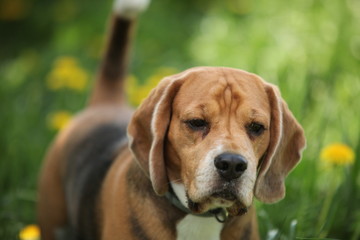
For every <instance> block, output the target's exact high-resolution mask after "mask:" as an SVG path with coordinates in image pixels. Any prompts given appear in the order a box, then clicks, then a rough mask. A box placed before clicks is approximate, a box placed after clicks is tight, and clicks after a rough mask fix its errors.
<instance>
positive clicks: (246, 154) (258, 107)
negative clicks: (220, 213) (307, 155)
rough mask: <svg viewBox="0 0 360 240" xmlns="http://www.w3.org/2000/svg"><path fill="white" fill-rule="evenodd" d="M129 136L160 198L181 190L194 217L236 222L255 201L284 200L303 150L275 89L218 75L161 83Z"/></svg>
mask: <svg viewBox="0 0 360 240" xmlns="http://www.w3.org/2000/svg"><path fill="white" fill-rule="evenodd" d="M128 134H129V138H130V148H131V150H132V152H133V154H134V156H135V158H136V160H137V162H138V163H139V164H140V166H141V168H142V169H143V170H144V171H145V173H146V174H147V175H148V176H149V178H150V179H151V182H152V185H153V188H154V190H155V192H156V193H157V194H159V195H163V194H164V193H166V192H167V191H168V190H169V186H170V183H173V186H177V188H178V186H181V189H182V190H181V191H183V192H184V196H185V194H186V198H187V205H188V207H189V208H190V209H191V210H192V211H193V212H195V213H203V212H206V211H208V210H211V209H215V208H219V207H221V208H227V210H228V211H229V213H230V214H232V215H237V214H239V213H240V212H241V210H242V209H244V208H247V207H249V206H250V205H251V203H252V200H253V196H254V195H255V196H256V197H257V198H258V199H259V200H260V201H262V202H266V203H272V202H276V201H278V200H280V199H282V198H283V197H284V195H285V186H284V180H285V177H286V176H287V174H288V173H289V171H290V170H291V169H292V168H294V167H295V165H296V164H297V163H298V161H299V160H300V157H301V151H302V149H303V147H304V145H305V137H304V133H303V130H302V128H301V126H300V125H299V124H298V122H297V121H296V119H295V118H294V117H293V115H292V114H291V112H290V111H289V109H288V107H287V105H286V103H285V102H284V101H283V100H282V99H281V96H280V93H279V91H278V90H277V88H276V87H275V86H273V85H271V84H268V83H266V82H264V81H263V80H262V79H261V78H260V77H258V76H256V75H254V74H250V73H247V72H244V71H241V70H236V69H230V68H214V67H203V68H193V69H190V70H188V71H185V72H183V73H180V74H177V75H174V76H170V77H167V78H165V79H163V80H162V81H161V82H160V84H159V85H158V87H156V88H155V89H154V90H153V91H152V92H151V93H150V96H149V97H148V98H147V99H146V100H144V102H143V103H142V104H141V106H140V107H139V108H138V109H137V111H136V112H135V113H134V116H133V118H132V120H131V122H130V125H129V129H128ZM177 191H179V190H178V189H177Z"/></svg>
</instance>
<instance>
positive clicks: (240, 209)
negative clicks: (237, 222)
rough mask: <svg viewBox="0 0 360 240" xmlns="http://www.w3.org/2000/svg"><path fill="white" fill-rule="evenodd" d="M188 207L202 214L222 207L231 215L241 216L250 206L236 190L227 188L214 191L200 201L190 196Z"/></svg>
mask: <svg viewBox="0 0 360 240" xmlns="http://www.w3.org/2000/svg"><path fill="white" fill-rule="evenodd" d="M188 207H189V209H190V210H191V211H192V212H194V213H195V214H202V213H205V212H209V211H210V212H211V211H212V210H216V209H220V208H222V209H226V211H227V212H228V213H229V215H230V216H239V215H243V214H244V213H246V212H247V209H248V207H249V206H247V205H245V204H244V202H243V201H241V199H240V198H239V196H238V195H237V194H236V193H235V191H232V190H231V189H225V190H221V191H215V192H212V193H211V194H209V195H208V196H206V197H204V198H202V199H201V200H200V201H193V200H192V199H191V198H190V197H189V196H188Z"/></svg>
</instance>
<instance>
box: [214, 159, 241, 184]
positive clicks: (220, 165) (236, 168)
mask: <svg viewBox="0 0 360 240" xmlns="http://www.w3.org/2000/svg"><path fill="white" fill-rule="evenodd" d="M214 164H215V167H216V169H217V171H218V173H219V174H220V176H222V177H223V178H225V179H226V180H232V179H236V178H238V177H240V176H241V175H242V174H243V172H244V171H245V170H246V169H247V161H246V159H245V158H244V157H243V156H241V155H237V154H232V153H223V154H220V155H219V156H217V157H216V158H215V161H214Z"/></svg>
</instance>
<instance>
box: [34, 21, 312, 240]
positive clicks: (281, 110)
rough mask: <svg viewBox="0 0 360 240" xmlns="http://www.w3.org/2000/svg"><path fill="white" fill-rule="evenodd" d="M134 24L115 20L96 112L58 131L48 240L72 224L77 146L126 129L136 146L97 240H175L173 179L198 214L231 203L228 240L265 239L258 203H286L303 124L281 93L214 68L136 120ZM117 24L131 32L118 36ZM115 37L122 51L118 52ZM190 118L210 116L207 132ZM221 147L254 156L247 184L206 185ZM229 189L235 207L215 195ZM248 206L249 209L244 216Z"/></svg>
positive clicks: (106, 198) (189, 77)
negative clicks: (131, 91)
mask: <svg viewBox="0 0 360 240" xmlns="http://www.w3.org/2000/svg"><path fill="white" fill-rule="evenodd" d="M126 21H128V20H119V19H116V18H114V19H113V28H112V30H113V31H115V32H114V33H113V34H111V36H112V37H111V38H110V41H109V45H110V46H109V47H108V50H107V54H105V56H106V57H105V61H104V64H103V66H102V68H101V70H100V74H99V77H98V82H97V84H96V88H95V90H94V94H93V95H92V98H91V104H90V107H89V108H87V109H86V110H85V111H84V112H82V113H81V114H79V115H78V117H76V118H75V119H74V120H73V121H72V123H71V124H70V125H69V127H67V128H66V129H65V130H64V131H62V132H61V133H60V134H59V136H58V137H57V139H56V140H55V142H54V144H53V145H52V147H51V148H50V150H49V152H48V154H47V156H46V160H45V163H44V166H43V169H42V174H41V177H40V181H39V207H38V213H39V222H40V227H41V231H42V239H45V240H51V239H55V232H56V230H57V229H58V228H61V227H63V226H65V225H68V224H69V216H68V214H67V212H68V211H69V206H67V205H69V204H71V203H67V202H66V196H65V187H64V177H65V176H66V166H67V164H68V163H67V161H68V159H69V158H68V154H69V151H70V150H69V149H71V146H76V145H77V144H78V143H79V142H80V141H82V140H83V139H84V138H86V136H87V134H88V133H90V132H91V131H93V130H96V129H98V128H99V127H101V126H104V125H106V124H114V125H117V126H121V127H124V126H126V125H128V123H129V125H128V135H129V137H130V139H129V141H130V142H129V148H125V150H122V151H121V152H119V154H118V155H117V156H116V158H115V159H114V162H113V164H112V165H111V167H110V169H109V171H108V172H107V174H106V176H105V179H104V181H103V183H102V185H101V189H100V192H99V195H98V196H93V197H94V198H96V199H97V201H96V204H95V205H94V206H93V207H94V209H95V213H96V217H95V223H96V226H92V227H93V228H96V229H98V234H99V236H95V237H94V238H95V239H96V238H97V237H98V238H100V239H107V240H111V239H145V240H146V239H176V236H177V229H176V226H177V224H178V223H179V222H180V221H181V220H182V219H183V218H184V217H185V215H186V213H184V212H182V211H181V210H179V209H178V208H176V207H175V206H173V205H172V204H171V203H170V202H169V201H168V200H167V199H166V198H165V197H163V195H164V194H165V193H166V192H167V191H169V186H170V182H174V183H180V184H183V186H184V188H185V189H184V190H185V191H186V194H187V196H188V197H189V202H190V201H191V202H194V203H196V204H197V206H198V210H197V211H198V212H197V213H204V212H207V211H208V210H210V209H211V208H212V207H214V206H215V207H216V206H217V205H216V204H219V201H220V202H221V204H224V202H225V203H226V204H227V205H226V208H227V210H228V211H229V212H230V213H231V215H232V216H230V218H229V219H228V220H227V221H226V223H225V224H224V226H223V229H222V232H221V239H258V238H259V236H258V229H257V221H256V212H255V208H254V207H251V205H252V201H253V196H255V197H257V198H258V199H259V200H261V201H263V202H266V203H271V202H275V201H279V200H280V199H282V198H283V197H284V194H285V186H284V179H285V177H286V176H287V175H288V173H289V172H290V171H291V169H293V168H294V167H295V165H296V164H297V163H298V161H299V160H300V157H301V150H302V149H303V147H304V145H305V137H304V133H303V130H302V128H301V126H300V125H299V124H298V123H297V121H296V120H295V118H294V117H293V115H292V114H291V112H290V111H289V109H288V107H287V105H286V103H285V102H284V101H283V100H282V99H281V96H280V93H279V91H278V89H277V88H276V87H275V86H273V85H271V84H268V83H266V82H264V81H263V80H262V79H261V78H260V77H258V76H256V75H254V74H250V73H247V72H244V71H240V70H236V69H230V68H216V67H203V68H194V69H190V70H187V71H185V72H183V73H180V74H177V75H174V76H170V77H167V78H165V79H163V80H162V81H161V82H160V84H159V85H158V87H156V88H155V89H154V90H153V91H152V92H151V93H150V95H149V97H148V98H147V99H146V100H145V101H144V102H143V103H142V104H141V106H140V107H139V108H138V109H137V110H136V111H135V112H134V114H133V115H132V110H129V109H128V108H127V107H126V106H125V105H124V104H123V98H124V95H123V93H122V84H123V82H122V81H123V77H124V69H126V63H125V62H126V55H127V49H128V48H129V42H130V41H129V39H130V38H129V36H131V32H132V31H131V29H132V24H133V23H132V22H131V21H129V22H126ZM118 24H120V26H127V28H125V30H124V28H121V29H122V30H119V29H118V28H117V26H119V25H118ZM123 30H124V32H123V33H122V34H119V33H117V32H118V31H123ZM119 36H120V37H119ZM114 39H117V40H118V41H119V40H120V41H121V44H122V45H121V46H122V47H117V48H116V47H114V44H116V41H114ZM111 51H116V53H114V55H112V54H110V52H111ZM117 54H118V55H117ZM116 66H119V68H120V70H119V69H118V70H116ZM114 69H115V70H114ZM119 91H120V92H119ZM131 115H132V117H131ZM189 119H205V120H206V121H208V122H209V123H210V125H209V127H208V129H207V130H206V131H194V130H191V129H189V127H188V126H187V124H186V121H187V120H189ZM254 121H256V122H261V123H262V124H264V126H265V128H266V130H265V131H264V133H263V134H261V135H260V136H252V135H251V134H249V132H248V130H247V125H248V124H249V123H251V122H254ZM100 138H101V137H100ZM219 146H221V151H226V152H231V153H236V154H241V155H242V156H244V157H245V158H246V159H247V161H248V162H249V163H248V169H247V170H246V174H247V175H246V176H247V177H246V178H245V177H244V178H242V177H241V178H240V179H239V180H236V181H233V183H232V184H228V185H226V184H225V182H224V181H223V179H221V178H220V176H218V175H216V174H213V173H211V171H209V174H210V176H207V175H206V174H205V175H206V176H202V178H201V179H199V175H201V174H202V173H203V172H202V171H205V170H203V169H207V168H208V169H210V170H211V169H212V165H211V164H210V165H211V166H209V165H208V163H207V162H206V159H208V158H209V156H210V157H212V155H211V154H210V153H212V152H214V149H217V148H218V147H219ZM119 149H120V148H119ZM209 154H210V155H209ZM214 154H215V152H214ZM210 160H211V159H210ZM206 173H207V172H206ZM211 174H212V175H211ZM204 179H205V180H206V181H205V180H204ZM208 180H209V181H210V182H211V183H209V181H208ZM205 183H206V184H208V185H206V184H205ZM75 184H76V183H75ZM225 186H226V187H225ZM229 186H230V187H231V190H232V191H234V192H236V194H237V199H236V201H234V202H231V201H225V200H223V199H219V198H216V197H214V196H213V195H212V193H215V192H216V191H220V190H224V189H225V190H226V189H227V188H230V187H229ZM203 187H206V188H208V192H207V193H204V192H202V188H203ZM246 188H249V189H246ZM244 207H245V208H249V212H248V213H247V214H245V215H241V214H240V212H241V210H242V209H243V208H244ZM237 215H240V216H237Z"/></svg>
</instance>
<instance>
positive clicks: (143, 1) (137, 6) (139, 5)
mask: <svg viewBox="0 0 360 240" xmlns="http://www.w3.org/2000/svg"><path fill="white" fill-rule="evenodd" d="M149 4H150V0H115V2H114V8H113V9H114V12H115V13H116V14H117V15H118V16H120V17H124V18H127V19H134V18H136V17H137V16H138V15H139V14H140V13H142V12H143V11H145V10H146V9H147V7H148V6H149Z"/></svg>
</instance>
